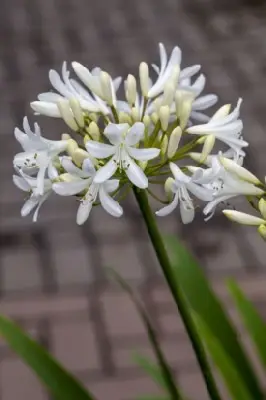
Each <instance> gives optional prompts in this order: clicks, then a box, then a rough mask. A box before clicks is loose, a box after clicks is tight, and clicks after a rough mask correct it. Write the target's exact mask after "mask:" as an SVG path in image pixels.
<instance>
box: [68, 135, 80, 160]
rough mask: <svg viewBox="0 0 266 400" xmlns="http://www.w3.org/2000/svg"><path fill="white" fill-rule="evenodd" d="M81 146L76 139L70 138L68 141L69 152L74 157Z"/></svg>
mask: <svg viewBox="0 0 266 400" xmlns="http://www.w3.org/2000/svg"><path fill="white" fill-rule="evenodd" d="M78 148H79V146H78V144H77V142H76V141H75V140H74V139H69V140H68V142H67V152H68V154H69V155H70V156H71V157H72V155H73V154H74V151H75V150H77V149H78Z"/></svg>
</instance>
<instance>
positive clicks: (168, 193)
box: [164, 177, 175, 201]
mask: <svg viewBox="0 0 266 400" xmlns="http://www.w3.org/2000/svg"><path fill="white" fill-rule="evenodd" d="M174 182H175V180H174V179H173V178H172V177H169V178H167V179H166V181H165V183H164V190H165V193H166V197H167V199H168V201H172V199H173V196H174V194H173V191H172V188H173V183H174Z"/></svg>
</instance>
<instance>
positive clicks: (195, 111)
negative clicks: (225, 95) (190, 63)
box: [179, 74, 218, 122]
mask: <svg viewBox="0 0 266 400" xmlns="http://www.w3.org/2000/svg"><path fill="white" fill-rule="evenodd" d="M205 84H206V77H205V75H203V74H200V75H199V77H198V78H197V79H196V80H195V82H194V83H193V84H192V83H191V78H186V79H183V80H181V82H180V85H179V86H180V89H182V90H187V91H189V92H192V93H193V95H194V100H193V102H192V109H191V113H190V119H195V120H196V121H199V122H208V121H209V119H210V117H208V116H207V115H205V114H204V113H203V112H202V111H205V110H206V109H207V108H209V107H212V106H213V105H214V104H216V103H217V100H218V96H216V95H215V94H207V95H203V96H200V95H201V93H202V92H203V90H204V87H205Z"/></svg>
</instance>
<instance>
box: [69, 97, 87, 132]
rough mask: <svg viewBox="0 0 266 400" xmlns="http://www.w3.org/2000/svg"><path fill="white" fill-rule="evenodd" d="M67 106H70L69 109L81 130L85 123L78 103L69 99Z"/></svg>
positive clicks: (73, 99)
mask: <svg viewBox="0 0 266 400" xmlns="http://www.w3.org/2000/svg"><path fill="white" fill-rule="evenodd" d="M69 104H70V107H71V110H72V112H73V115H74V118H75V120H76V122H77V123H78V125H79V126H80V127H81V128H83V127H84V125H85V121H84V116H83V112H82V109H81V106H80V103H79V101H78V100H77V99H75V98H71V99H70V100H69Z"/></svg>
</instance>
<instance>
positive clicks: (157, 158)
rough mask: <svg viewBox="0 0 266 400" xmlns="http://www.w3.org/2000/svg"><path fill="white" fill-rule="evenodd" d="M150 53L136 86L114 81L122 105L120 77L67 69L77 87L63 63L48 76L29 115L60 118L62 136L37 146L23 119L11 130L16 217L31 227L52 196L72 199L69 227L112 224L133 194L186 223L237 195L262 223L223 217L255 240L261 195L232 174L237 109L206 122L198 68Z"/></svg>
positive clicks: (241, 153) (263, 205)
mask: <svg viewBox="0 0 266 400" xmlns="http://www.w3.org/2000/svg"><path fill="white" fill-rule="evenodd" d="M159 52H160V65H159V66H157V65H154V64H153V65H152V66H151V67H149V65H148V64H147V63H145V62H142V63H141V64H140V66H139V74H138V79H136V78H135V77H134V76H133V75H131V74H129V75H128V76H127V78H126V79H125V80H124V82H123V88H122V89H123V91H124V96H123V97H124V98H125V100H119V98H118V91H119V88H120V86H121V83H122V78H121V77H117V78H115V79H113V78H112V77H111V76H110V75H109V74H108V73H107V72H105V71H103V70H101V69H100V68H94V69H92V70H89V69H87V68H86V67H84V66H83V65H81V64H79V63H78V62H73V63H72V68H73V70H74V73H75V75H76V77H77V78H72V77H71V76H70V71H69V70H68V67H67V64H66V62H64V63H63V67H62V74H61V76H60V74H59V73H58V72H56V71H55V70H50V72H49V78H50V82H51V85H52V87H53V91H51V92H47V93H41V94H39V96H38V100H37V101H33V102H32V103H31V107H32V109H33V110H34V112H35V114H41V115H46V116H48V117H52V118H61V119H63V120H64V122H65V124H66V128H67V130H68V131H69V132H68V133H63V134H62V135H61V139H60V140H56V141H54V140H48V139H45V138H44V137H43V136H42V133H41V129H40V127H39V125H38V124H37V123H35V124H34V127H33V128H32V127H31V126H30V125H29V122H28V119H27V118H26V117H25V118H24V121H23V131H22V130H20V129H18V128H16V129H15V137H16V139H17V140H18V141H19V143H20V144H21V146H22V149H23V152H21V153H19V154H17V155H16V156H15V157H14V168H15V170H16V172H17V174H16V175H14V177H13V180H14V183H15V185H16V186H18V187H19V188H20V189H21V190H23V191H25V192H28V194H29V196H28V199H27V200H26V202H25V204H24V206H23V207H22V211H21V213H22V215H23V216H26V215H28V214H29V213H30V212H31V211H32V210H35V212H34V216H33V219H34V221H35V220H36V219H37V216H38V211H39V208H40V206H41V205H42V204H43V202H44V201H45V200H46V199H47V198H48V197H49V195H50V194H51V193H53V192H54V193H56V194H58V195H60V196H74V197H75V198H77V199H78V200H79V202H80V204H79V207H78V211H77V223H78V224H83V223H84V222H85V221H86V220H87V218H88V216H89V214H90V211H91V210H92V208H93V206H96V205H101V206H102V207H103V208H104V210H105V211H107V212H108V213H109V214H111V215H112V216H114V217H120V216H121V215H122V214H123V209H122V206H121V204H120V203H121V200H122V199H123V198H124V197H125V196H126V195H127V193H128V191H129V190H130V189H132V187H133V186H134V187H136V188H139V190H146V191H147V193H148V194H149V195H151V196H153V197H155V198H156V199H157V200H158V201H159V202H161V203H162V204H163V205H162V206H161V208H160V207H158V208H159V209H158V210H157V211H156V214H157V215H158V216H165V215H168V214H170V213H171V212H172V211H174V209H175V208H177V207H179V209H180V215H181V220H182V222H183V223H184V224H186V223H190V222H191V221H192V220H193V219H194V215H195V210H196V208H197V207H198V206H199V205H201V204H203V207H202V208H203V214H204V216H205V219H209V218H210V217H212V215H213V214H214V212H215V209H216V208H217V206H219V207H221V205H222V207H223V208H228V207H227V204H228V200H230V199H231V198H233V197H236V196H239V195H242V196H245V197H246V198H247V200H248V201H249V202H250V204H252V206H253V207H255V208H256V210H258V211H259V212H260V213H261V214H262V217H261V218H260V217H252V216H249V215H247V214H243V213H240V212H238V211H235V210H232V209H231V210H230V209H227V210H224V214H225V215H226V216H228V217H229V218H231V219H233V220H235V221H237V222H240V223H244V224H245V223H247V224H251V225H257V226H258V227H259V232H260V234H261V235H262V236H263V237H265V236H266V202H265V200H264V199H263V196H264V194H265V186H264V184H263V183H262V182H260V181H259V179H258V178H257V177H256V176H255V175H253V174H252V173H251V172H249V171H248V170H247V169H245V168H244V167H243V166H242V165H243V161H244V158H245V148H246V147H247V146H248V142H247V141H246V140H244V139H243V136H242V130H243V123H242V121H241V119H240V116H239V114H240V106H241V102H242V100H241V99H239V100H238V102H237V105H236V107H235V108H234V109H231V106H230V105H229V104H226V105H224V106H223V107H221V108H219V109H218V110H217V111H216V112H215V113H214V114H213V116H212V117H209V116H207V115H206V112H207V109H208V108H209V107H212V106H214V105H215V104H216V102H217V96H216V95H214V94H207V95H203V94H202V92H203V90H204V87H205V81H206V79H205V76H204V75H203V74H202V73H200V72H199V71H200V65H193V66H189V67H186V68H183V69H182V68H181V56H182V54H181V50H180V48H179V47H175V48H174V49H173V50H172V52H171V55H170V57H169V58H168V57H167V53H166V50H165V47H164V46H163V45H162V44H159ZM71 132H72V133H71ZM217 145H220V146H222V147H220V148H219V147H218V148H217ZM214 149H215V150H214ZM155 185H164V188H165V198H164V199H162V200H161V199H159V198H158V196H157V194H156V193H154V190H153V189H152V188H153V187H155V188H156V186H155Z"/></svg>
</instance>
